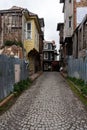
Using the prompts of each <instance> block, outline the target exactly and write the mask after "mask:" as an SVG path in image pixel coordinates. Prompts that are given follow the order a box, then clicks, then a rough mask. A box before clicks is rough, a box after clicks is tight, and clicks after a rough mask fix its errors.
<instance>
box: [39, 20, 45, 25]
mask: <svg viewBox="0 0 87 130" xmlns="http://www.w3.org/2000/svg"><path fill="white" fill-rule="evenodd" d="M39 22H40V26H41V27H44V26H45V23H44V18H39Z"/></svg>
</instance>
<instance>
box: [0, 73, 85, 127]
mask: <svg viewBox="0 0 87 130" xmlns="http://www.w3.org/2000/svg"><path fill="white" fill-rule="evenodd" d="M0 130H87V111H86V110H85V109H84V106H83V105H82V103H81V102H80V101H79V100H78V99H77V97H76V96H75V95H74V94H73V93H72V91H71V90H70V88H69V86H68V85H67V83H66V81H65V80H64V78H63V77H62V76H61V75H60V74H59V73H58V72H49V73H48V72H44V73H43V74H42V75H41V76H40V77H39V78H38V79H37V80H36V81H35V82H34V83H33V85H32V86H31V88H30V89H28V90H26V91H25V92H24V93H23V94H22V95H21V96H20V97H19V99H18V100H17V101H16V103H15V104H14V105H13V106H12V107H11V109H10V110H8V111H7V112H5V113H4V114H3V115H2V116H0Z"/></svg>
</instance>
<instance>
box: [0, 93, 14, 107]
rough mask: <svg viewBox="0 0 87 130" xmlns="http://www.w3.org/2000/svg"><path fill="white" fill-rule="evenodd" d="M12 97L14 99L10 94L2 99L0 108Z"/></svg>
mask: <svg viewBox="0 0 87 130" xmlns="http://www.w3.org/2000/svg"><path fill="white" fill-rule="evenodd" d="M13 97H14V94H10V95H9V96H8V97H6V98H5V99H3V101H1V102H0V107H2V106H3V105H5V104H6V103H7V102H8V101H9V100H10V99H11V98H13Z"/></svg>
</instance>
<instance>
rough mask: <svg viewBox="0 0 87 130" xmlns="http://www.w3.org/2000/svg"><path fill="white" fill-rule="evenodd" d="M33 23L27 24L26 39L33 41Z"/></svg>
mask: <svg viewBox="0 0 87 130" xmlns="http://www.w3.org/2000/svg"><path fill="white" fill-rule="evenodd" d="M31 38H32V36H31V23H27V24H26V39H31Z"/></svg>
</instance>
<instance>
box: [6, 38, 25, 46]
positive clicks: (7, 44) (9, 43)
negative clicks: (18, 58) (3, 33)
mask: <svg viewBox="0 0 87 130" xmlns="http://www.w3.org/2000/svg"><path fill="white" fill-rule="evenodd" d="M4 45H5V46H12V45H16V46H20V47H22V48H23V44H22V42H21V41H19V42H17V41H10V40H7V41H5V43H4Z"/></svg>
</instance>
